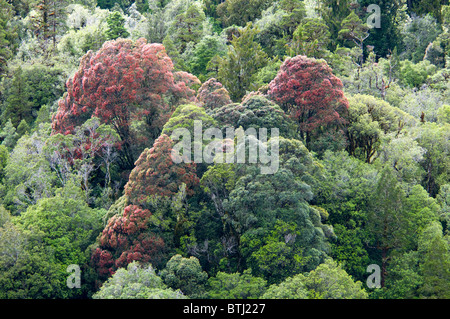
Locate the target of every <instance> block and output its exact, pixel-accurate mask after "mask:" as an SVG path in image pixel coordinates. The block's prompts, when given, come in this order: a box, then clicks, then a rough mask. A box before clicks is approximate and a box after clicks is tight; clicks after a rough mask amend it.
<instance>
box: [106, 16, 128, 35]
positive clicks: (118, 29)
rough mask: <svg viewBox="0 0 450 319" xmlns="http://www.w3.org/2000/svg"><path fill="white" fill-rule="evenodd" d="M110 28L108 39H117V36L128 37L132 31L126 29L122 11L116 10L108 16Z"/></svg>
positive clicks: (107, 31) (107, 32)
mask: <svg viewBox="0 0 450 319" xmlns="http://www.w3.org/2000/svg"><path fill="white" fill-rule="evenodd" d="M106 22H107V23H108V29H107V30H106V35H107V37H108V40H115V39H117V38H127V37H128V36H129V35H130V33H129V32H128V31H127V29H125V19H124V17H122V15H121V14H120V12H118V11H114V12H112V13H111V14H110V15H109V16H108V17H107V18H106Z"/></svg>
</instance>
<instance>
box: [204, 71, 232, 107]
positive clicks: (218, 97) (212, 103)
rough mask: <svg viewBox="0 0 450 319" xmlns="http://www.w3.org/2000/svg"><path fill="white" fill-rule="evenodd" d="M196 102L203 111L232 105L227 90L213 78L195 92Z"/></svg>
mask: <svg viewBox="0 0 450 319" xmlns="http://www.w3.org/2000/svg"><path fill="white" fill-rule="evenodd" d="M197 100H198V103H199V104H200V105H201V106H203V107H204V108H205V109H215V108H218V107H221V106H224V105H227V104H230V103H232V101H231V98H230V94H229V93H228V91H227V89H226V88H224V86H223V85H222V83H220V82H219V81H217V80H216V79H215V78H211V79H209V80H208V81H206V82H205V83H203V84H202V86H201V87H200V89H199V90H198V92H197Z"/></svg>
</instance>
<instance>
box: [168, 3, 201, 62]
mask: <svg viewBox="0 0 450 319" xmlns="http://www.w3.org/2000/svg"><path fill="white" fill-rule="evenodd" d="M205 19H206V16H205V13H204V12H203V10H202V8H201V7H199V6H198V5H196V4H192V5H190V6H189V7H188V8H187V10H186V11H185V12H183V13H180V14H179V15H177V16H176V17H175V20H174V21H173V22H172V25H171V26H170V27H169V29H168V31H167V32H168V36H169V37H171V38H172V41H173V42H174V43H175V46H176V48H177V50H178V52H179V53H180V54H182V53H183V52H184V51H185V50H186V46H187V45H188V43H193V44H194V45H195V44H197V43H198V42H199V41H200V39H201V38H202V35H203V22H204V21H205Z"/></svg>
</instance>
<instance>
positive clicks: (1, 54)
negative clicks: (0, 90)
mask: <svg viewBox="0 0 450 319" xmlns="http://www.w3.org/2000/svg"><path fill="white" fill-rule="evenodd" d="M12 17H13V6H12V5H11V3H10V1H7V0H1V1H0V78H1V77H2V76H3V73H4V72H5V71H6V68H7V62H8V60H9V59H10V58H11V57H12V55H13V51H12V50H11V37H12V36H13V34H12V30H11V28H10V27H9V26H8V21H10V20H11V19H12Z"/></svg>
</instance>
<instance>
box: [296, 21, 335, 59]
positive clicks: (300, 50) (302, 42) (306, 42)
mask: <svg viewBox="0 0 450 319" xmlns="http://www.w3.org/2000/svg"><path fill="white" fill-rule="evenodd" d="M329 42H330V32H329V31H328V26H327V25H326V24H325V23H323V21H322V19H319V18H306V19H304V20H303V21H302V22H301V23H300V24H299V25H298V27H297V29H295V31H294V33H293V35H292V42H291V43H290V44H288V47H289V49H288V53H289V55H290V56H296V55H306V56H307V57H310V58H317V59H320V58H325V57H326V56H327V55H328V54H329V53H330V52H329V51H328V49H327V48H328V44H329Z"/></svg>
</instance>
